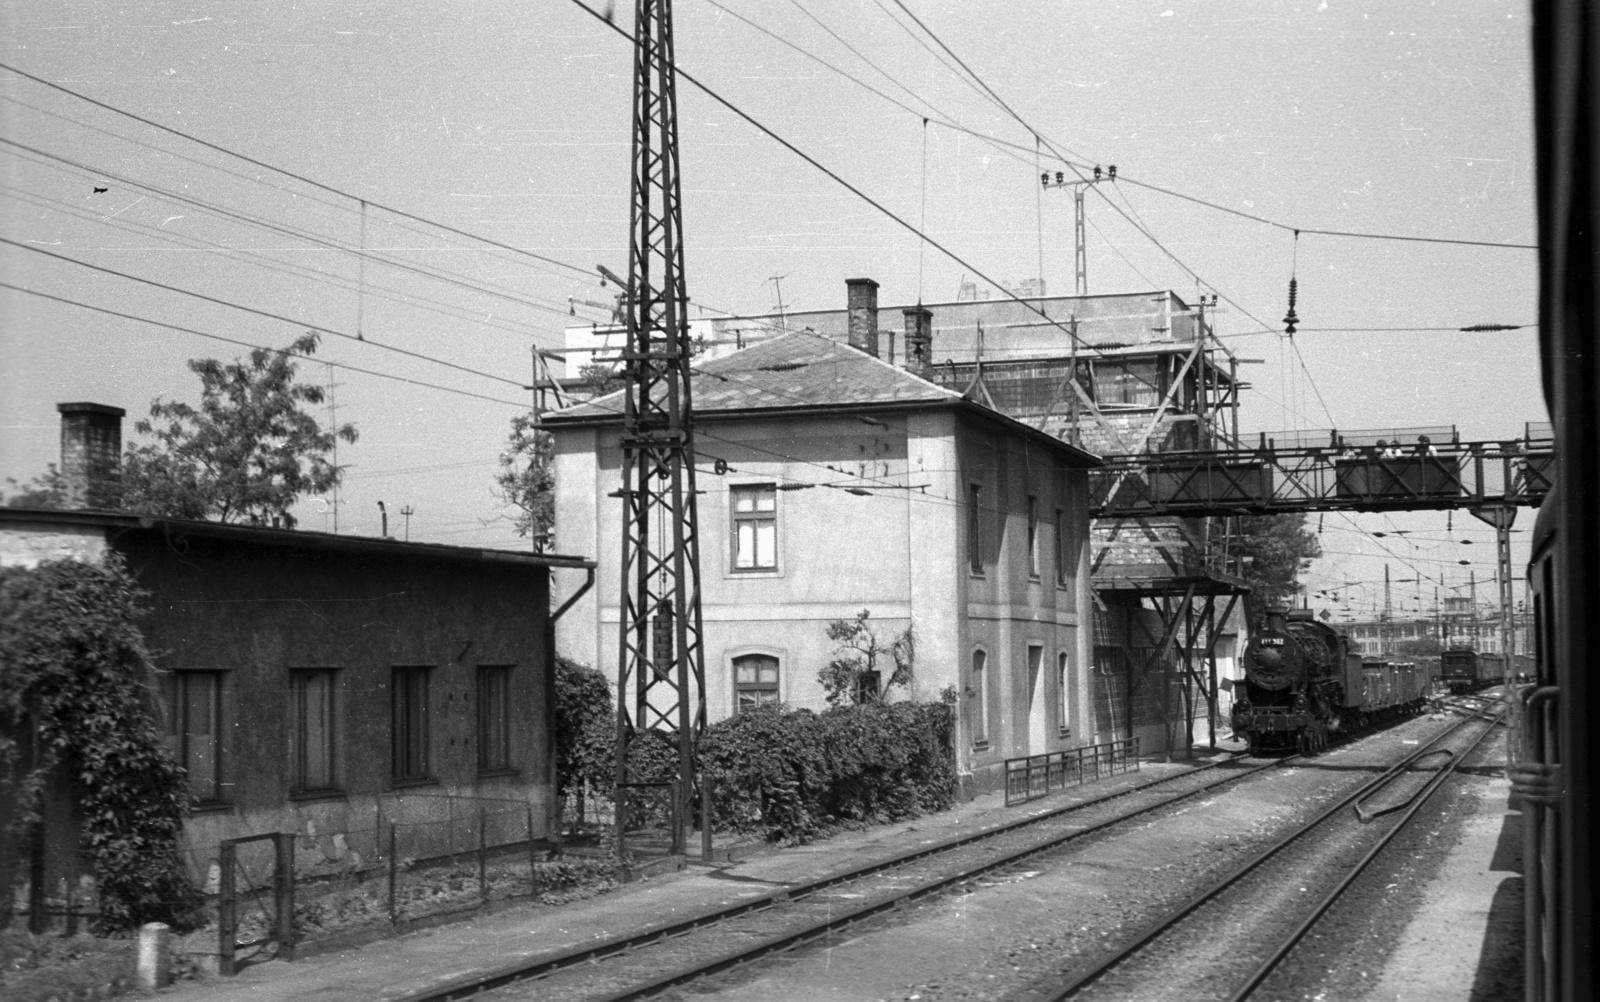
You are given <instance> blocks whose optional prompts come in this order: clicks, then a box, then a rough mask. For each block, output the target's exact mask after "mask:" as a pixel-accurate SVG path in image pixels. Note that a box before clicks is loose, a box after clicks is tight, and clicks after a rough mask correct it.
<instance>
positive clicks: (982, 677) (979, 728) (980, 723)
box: [972, 650, 989, 745]
mask: <svg viewBox="0 0 1600 1002" xmlns="http://www.w3.org/2000/svg"><path fill="white" fill-rule="evenodd" d="M988 667H989V655H988V654H987V653H985V652H984V651H981V650H978V651H973V652H972V710H973V721H972V743H973V744H975V745H986V744H988V743H989V678H988V676H989V672H988Z"/></svg>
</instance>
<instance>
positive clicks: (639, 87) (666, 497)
mask: <svg viewBox="0 0 1600 1002" xmlns="http://www.w3.org/2000/svg"><path fill="white" fill-rule="evenodd" d="M636 10H637V16H636V18H635V21H634V69H633V83H634V99H633V212H632V216H631V220H630V237H629V242H630V250H629V259H628V292H629V298H630V300H631V302H630V304H629V309H628V343H627V348H626V349H625V350H624V352H623V360H624V368H625V377H624V378H625V381H626V387H627V388H626V391H625V398H626V399H625V404H624V411H623V423H622V441H621V446H622V491H621V494H622V511H623V515H622V582H621V583H622V588H621V603H620V604H621V617H620V620H621V621H620V629H619V644H618V663H617V704H618V705H617V709H618V713H617V761H616V776H617V783H618V784H619V785H618V799H617V804H618V810H617V821H616V824H617V851H618V853H619V854H621V853H623V852H624V843H623V834H624V829H625V826H626V823H627V818H626V816H625V815H626V814H627V811H626V810H625V808H624V799H625V797H624V790H625V789H626V788H625V787H623V786H622V784H624V783H628V782H631V781H637V780H639V779H640V778H641V777H634V776H631V775H630V774H629V768H628V746H629V745H630V744H632V742H633V738H634V737H635V735H636V734H638V733H639V732H641V731H652V730H653V731H658V732H662V733H667V734H671V735H672V736H673V738H674V741H675V744H676V745H677V751H678V761H677V775H676V776H675V777H674V778H675V779H676V780H677V783H676V785H675V786H674V787H673V790H674V796H675V797H676V798H677V799H676V803H675V809H674V810H673V812H672V818H673V826H672V827H673V831H672V849H671V851H672V852H674V853H682V852H684V851H686V845H685V843H686V835H687V831H688V825H689V819H690V813H691V812H690V808H691V805H692V803H693V795H694V791H695V782H694V780H695V761H694V757H695V750H696V742H697V741H698V739H699V736H700V734H701V732H702V731H703V730H704V729H705V721H706V701H705V656H704V648H703V644H702V639H701V638H702V636H703V630H702V623H701V615H700V545H699V531H698V520H697V518H696V511H695V477H694V429H693V416H692V415H693V411H692V408H691V406H690V392H689V358H690V349H689V327H688V316H687V309H688V302H689V299H688V293H687V292H686V291H685V288H686V287H685V284H684V275H683V243H682V233H683V212H682V201H681V194H680V185H679V178H678V101H677V87H676V80H675V74H676V71H675V69H674V67H673V44H672V4H671V0H638V3H637V8H636ZM630 686H631V688H632V693H631V695H632V697H633V707H632V709H631V712H630V708H629V706H628V700H629V696H630V692H629V690H630ZM642 778H643V779H644V780H651V779H659V778H661V777H642ZM708 828H709V826H707V825H704V824H702V829H703V830H704V829H708Z"/></svg>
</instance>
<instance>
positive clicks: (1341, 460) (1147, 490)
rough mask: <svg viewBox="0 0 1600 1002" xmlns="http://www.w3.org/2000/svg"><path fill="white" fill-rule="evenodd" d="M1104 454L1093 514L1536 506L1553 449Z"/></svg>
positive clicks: (1468, 446)
mask: <svg viewBox="0 0 1600 1002" xmlns="http://www.w3.org/2000/svg"><path fill="white" fill-rule="evenodd" d="M1103 458H1104V459H1105V466H1103V467H1101V468H1100V469H1098V470H1096V471H1094V472H1093V473H1091V475H1090V481H1089V512H1090V515H1091V516H1092V517H1094V518H1147V517H1150V516H1156V515H1178V516H1184V517H1201V516H1218V517H1221V516H1228V515H1266V514H1274V513H1287V512H1312V511H1445V510H1453V509H1463V508H1465V509H1471V508H1483V507H1504V506H1532V507H1537V506H1538V505H1539V503H1540V502H1542V501H1543V500H1544V497H1545V495H1546V494H1548V493H1549V491H1550V486H1551V481H1552V479H1553V478H1554V475H1555V454H1554V452H1553V451H1550V450H1538V451H1525V450H1523V449H1521V448H1518V447H1515V446H1513V445H1510V444H1508V443H1505V442H1445V443H1441V444H1440V445H1438V446H1436V447H1432V448H1430V450H1429V451H1428V452H1426V453H1422V452H1417V451H1411V452H1404V453H1394V452H1392V451H1391V452H1389V453H1388V454H1381V453H1378V452H1376V451H1374V450H1370V449H1369V450H1365V451H1360V450H1352V449H1333V448H1327V447H1312V448H1289V449H1280V448H1272V447H1268V448H1259V449H1237V450H1227V451H1204V452H1168V453H1150V454H1143V455H1126V456H1105V457H1103Z"/></svg>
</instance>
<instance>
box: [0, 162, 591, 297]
mask: <svg viewBox="0 0 1600 1002" xmlns="http://www.w3.org/2000/svg"><path fill="white" fill-rule="evenodd" d="M0 143H3V144H5V145H6V146H11V147H14V148H16V149H19V150H24V151H26V152H28V153H32V154H34V155H35V156H40V157H44V158H46V159H49V160H54V161H56V162H58V163H63V164H66V165H68V166H70V167H75V168H77V169H78V170H80V171H85V172H88V173H90V174H94V175H98V176H99V177H104V178H112V179H114V180H116V181H119V182H121V183H123V184H126V185H129V186H131V187H134V188H139V189H143V190H144V191H148V192H152V193H154V194H155V195H157V196H159V197H161V198H166V199H169V200H171V201H174V202H179V203H182V204H186V205H192V206H194V207H196V208H199V209H202V210H204V211H207V212H211V213H214V214H216V215H218V216H223V217H226V218H229V219H234V220H237V221H239V222H242V223H246V224H248V225H251V226H259V227H260V228H262V229H264V230H268V231H270V232H273V233H279V234H282V235H284V236H288V237H293V238H295V239H299V240H307V241H310V242H311V243H313V244H316V245H318V246H321V247H326V248H328V249H329V250H333V251H337V252H339V253H342V254H350V255H353V256H357V257H362V258H366V259H368V260H372V261H376V262H378V263H380V264H385V265H388V266H389V267H391V268H396V269H399V270H401V271H410V272H414V273H416V274H418V275H422V276H423V277H425V278H431V279H433V280H434V281H439V282H445V283H448V284H450V285H456V286H460V287H461V288H464V289H467V290H468V291H470V292H476V293H479V294H480V295H486V296H494V297H497V298H500V299H504V300H507V301H509V302H513V303H517V304H518V305H521V306H528V307H531V308H533V309H538V310H545V311H547V312H549V313H555V314H559V315H565V314H566V311H565V310H563V309H560V308H558V307H555V306H548V305H545V304H543V303H538V302H534V301H532V300H529V299H523V298H522V297H520V296H517V295H513V294H512V293H511V292H510V291H509V290H506V291H497V287H495V286H490V285H479V284H476V283H473V282H471V281H468V280H465V279H461V278H453V277H451V276H450V273H448V272H444V271H443V270H442V269H435V268H431V267H428V266H426V265H418V264H411V263H409V262H405V261H402V260H399V259H398V258H392V257H386V256H384V255H381V254H375V253H372V252H370V251H358V250H356V249H355V248H352V247H351V246H349V245H348V244H343V243H340V242H338V241H336V240H333V239H331V238H328V237H322V236H318V235H317V234H315V233H312V232H311V231H309V230H306V229H303V228H300V227H294V226H287V225H280V224H278V223H274V222H271V221H270V220H266V219H263V218H260V217H257V216H253V215H250V214H249V213H245V212H239V211H237V210H234V209H228V208H225V207H223V206H220V205H217V204H215V203H212V202H207V201H205V200H203V199H198V198H194V197H193V196H190V195H184V194H181V193H179V192H175V191H172V190H170V189H167V188H162V187H160V186H159V185H153V184H149V183H146V182H143V181H137V180H135V179H133V178H131V177H128V176H126V175H122V174H118V173H116V172H115V171H108V170H102V169H100V168H98V167H95V166H93V165H91V164H86V163H81V162H79V161H77V160H73V159H71V158H70V157H64V156H60V155H58V154H55V153H50V152H48V151H46V150H41V149H38V148H37V147H33V146H29V145H27V144H25V143H19V142H17V141H15V140H12V139H6V138H5V137H3V136H0Z"/></svg>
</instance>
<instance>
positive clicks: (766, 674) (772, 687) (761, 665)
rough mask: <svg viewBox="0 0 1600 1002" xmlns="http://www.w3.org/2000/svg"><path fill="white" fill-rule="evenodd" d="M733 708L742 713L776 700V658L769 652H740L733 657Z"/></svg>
mask: <svg viewBox="0 0 1600 1002" xmlns="http://www.w3.org/2000/svg"><path fill="white" fill-rule="evenodd" d="M733 700H734V702H733V710H734V712H735V713H742V712H744V711H745V710H748V709H751V708H752V707H756V706H760V705H761V704H763V703H776V702H777V701H778V659H777V658H775V657H773V656H772V655H770V654H742V655H740V656H739V657H736V658H734V659H733Z"/></svg>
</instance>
